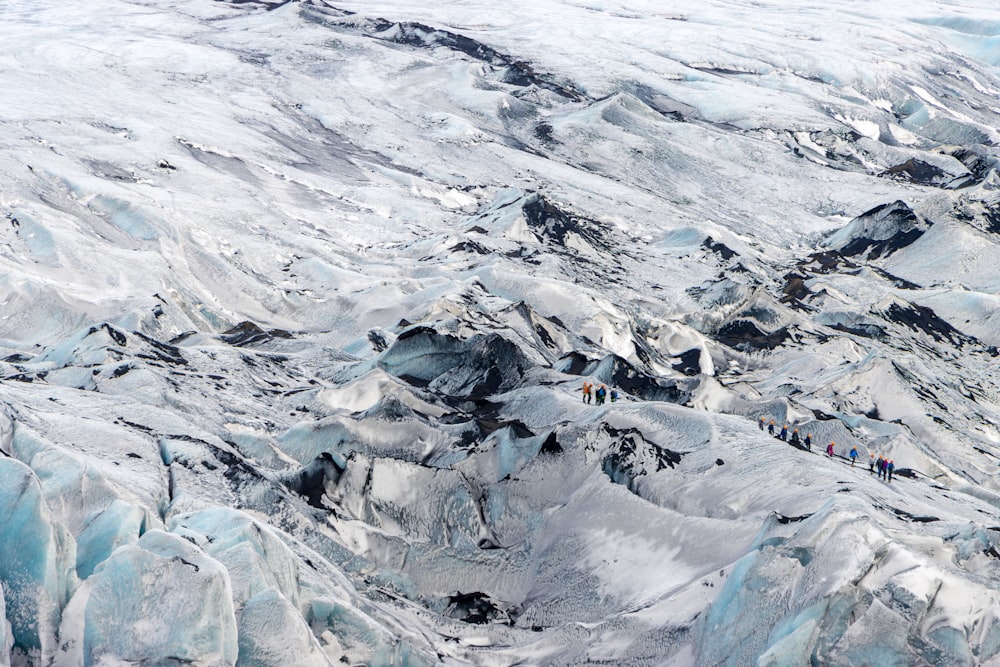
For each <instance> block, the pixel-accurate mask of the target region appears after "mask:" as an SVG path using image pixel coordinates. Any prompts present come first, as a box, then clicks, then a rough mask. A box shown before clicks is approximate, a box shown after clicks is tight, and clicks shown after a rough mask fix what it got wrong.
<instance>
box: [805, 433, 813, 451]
mask: <svg viewBox="0 0 1000 667" xmlns="http://www.w3.org/2000/svg"><path fill="white" fill-rule="evenodd" d="M812 448H813V434H812V433H806V449H808V450H809V451H812Z"/></svg>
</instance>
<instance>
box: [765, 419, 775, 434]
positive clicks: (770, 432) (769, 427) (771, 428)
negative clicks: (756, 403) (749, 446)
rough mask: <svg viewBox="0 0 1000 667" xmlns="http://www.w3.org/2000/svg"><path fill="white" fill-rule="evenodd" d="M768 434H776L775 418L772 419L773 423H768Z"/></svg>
mask: <svg viewBox="0 0 1000 667" xmlns="http://www.w3.org/2000/svg"><path fill="white" fill-rule="evenodd" d="M767 434H768V435H774V420H773V419H772V420H771V423H770V424H768V425H767Z"/></svg>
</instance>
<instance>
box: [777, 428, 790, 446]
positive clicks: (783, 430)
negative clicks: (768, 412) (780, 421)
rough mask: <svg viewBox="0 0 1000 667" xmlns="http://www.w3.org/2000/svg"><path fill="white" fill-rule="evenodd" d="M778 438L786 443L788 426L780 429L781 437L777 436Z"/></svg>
mask: <svg viewBox="0 0 1000 667" xmlns="http://www.w3.org/2000/svg"><path fill="white" fill-rule="evenodd" d="M778 437H779V438H781V439H782V440H784V441H786V442H787V441H788V424H785V425H784V426H782V427H781V435H779V436H778Z"/></svg>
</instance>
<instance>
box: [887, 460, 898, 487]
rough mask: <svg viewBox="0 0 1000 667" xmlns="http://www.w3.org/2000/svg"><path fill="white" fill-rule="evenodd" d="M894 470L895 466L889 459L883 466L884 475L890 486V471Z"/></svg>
mask: <svg viewBox="0 0 1000 667" xmlns="http://www.w3.org/2000/svg"><path fill="white" fill-rule="evenodd" d="M895 469H896V464H895V463H893V462H892V459H889V462H888V463H886V464H885V475H886V479H888V480H889V483H890V484H891V483H892V471H893V470H895Z"/></svg>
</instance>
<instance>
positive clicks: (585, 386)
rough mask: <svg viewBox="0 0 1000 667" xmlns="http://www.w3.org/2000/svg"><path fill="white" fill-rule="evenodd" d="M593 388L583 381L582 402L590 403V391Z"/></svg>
mask: <svg viewBox="0 0 1000 667" xmlns="http://www.w3.org/2000/svg"><path fill="white" fill-rule="evenodd" d="M593 388H594V385H592V384H590V383H589V382H587V381H586V380H584V381H583V402H584V403H590V390H591V389H593Z"/></svg>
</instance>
